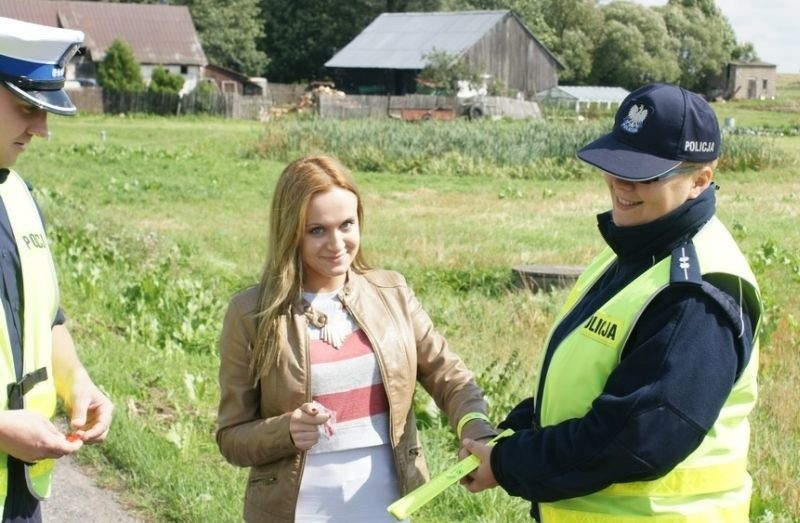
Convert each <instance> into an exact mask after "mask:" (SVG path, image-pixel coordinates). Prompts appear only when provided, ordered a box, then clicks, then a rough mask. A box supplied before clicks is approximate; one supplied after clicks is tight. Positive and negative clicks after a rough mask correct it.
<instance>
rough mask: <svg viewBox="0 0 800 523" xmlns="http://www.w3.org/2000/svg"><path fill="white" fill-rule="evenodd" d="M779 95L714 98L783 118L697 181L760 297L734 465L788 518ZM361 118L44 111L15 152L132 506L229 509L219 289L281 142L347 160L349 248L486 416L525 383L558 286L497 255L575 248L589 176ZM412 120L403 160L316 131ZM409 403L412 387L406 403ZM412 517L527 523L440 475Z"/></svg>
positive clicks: (526, 132)
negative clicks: (381, 279)
mask: <svg viewBox="0 0 800 523" xmlns="http://www.w3.org/2000/svg"><path fill="white" fill-rule="evenodd" d="M781 88H782V91H781V93H782V94H783V95H784V96H786V97H787V99H788V100H789V101H788V102H786V103H785V104H784V105H782V106H781V107H782V108H781V109H780V110H773V109H769V108H768V109H766V110H765V109H764V107H772V104H764V106H762V105H759V104H756V103H755V102H742V103H737V102H732V103H727V104H724V106H722V105H721V104H718V105H716V108H717V109H718V111H719V113H720V118H721V119H722V118H723V117H725V116H733V117H735V119H736V122H737V126H738V127H739V128H742V127H747V126H748V125H752V126H753V127H754V128H756V127H757V128H759V129H760V128H764V127H770V128H772V129H780V130H781V131H786V132H782V133H781V134H782V135H780V134H776V133H772V134H768V135H765V136H748V137H743V138H741V140H742V141H740V142H736V139H733V140H732V143H734V147H733V148H732V149H730V150H729V151H730V153H731V156H736V157H741V158H749V159H747V160H743V163H741V165H746V166H747V165H750V166H753V167H750V168H745V169H741V170H734V168H733V167H734V166H735V165H739V164H734V163H732V164H731V165H730V166H729V167H728V168H727V169H723V170H721V171H720V172H719V173H718V177H717V182H718V183H719V184H720V185H721V187H722V189H721V190H720V192H719V193H718V195H719V207H720V210H719V215H720V216H721V218H722V219H723V220H724V221H725V222H726V223H727V224H728V225H729V226H730V228H731V229H732V230H733V231H734V234H735V235H736V237H737V239H738V240H739V241H740V243H741V246H742V248H743V249H744V250H745V252H746V253H747V255H748V257H749V258H750V259H751V261H752V264H753V266H754V269H755V270H756V272H757V275H758V277H759V280H760V283H761V286H762V291H763V294H764V296H765V299H766V305H767V309H768V310H767V312H768V314H767V319H766V329H765V332H764V335H763V337H762V357H761V389H760V394H761V397H760V401H759V405H758V407H757V412H756V414H755V416H754V417H753V441H752V450H751V459H750V461H751V467H750V468H751V471H752V473H753V476H754V480H755V497H754V502H753V508H752V519H753V521H763V522H773V521H797V520H798V519H797V517H796V515H797V514H800V480H798V478H800V466H798V464H797V460H796V459H795V457H796V456H798V455H800V414H798V411H797V409H796V408H795V405H796V404H797V403H798V402H799V401H800V392H799V391H798V390H797V385H796V384H797V383H800V355H798V353H797V350H796V348H797V347H798V346H800V344H799V343H798V341H799V340H798V338H800V326H799V325H798V321H800V318H799V317H798V311H800V292H798V290H800V263H799V262H800V258H798V252H800V230H798V228H797V226H796V224H797V223H798V218H799V217H798V214H800V210H799V209H800V205H798V204H799V203H800V202H799V201H798V200H799V199H800V180H798V179H797V177H796V175H797V170H798V169H797V166H798V163H799V162H800V158H798V156H797V154H798V151H800V147H798V146H800V137H798V135H797V133H795V134H794V135H792V134H791V133H790V132H788V131H789V130H791V129H792V128H794V129H797V128H798V125H800V124H798V119H799V118H800V109H796V110H793V111H789V110H787V109H786V107H795V108H796V107H797V105H792V104H796V103H797V102H798V101H800V83H798V82H797V80H796V79H794V78H789V79H786V80H784V82H783V84H782V86H781ZM370 125H372V124H370ZM375 125H376V126H377V127H369V128H367V132H366V133H365V130H364V129H365V127H364V126H363V124H360V123H358V122H340V123H337V124H336V125H332V124H331V123H321V124H319V125H318V124H315V123H314V122H313V121H303V122H288V123H280V122H270V123H267V124H258V123H255V122H242V121H222V120H215V119H203V118H187V119H164V118H155V117H145V116H133V117H130V116H129V117H111V116H107V117H78V118H74V119H68V118H53V119H52V120H51V131H52V134H51V137H50V139H49V140H43V141H39V142H38V143H36V144H34V146H33V147H32V148H31V149H30V150H29V151H28V152H27V153H26V154H25V155H24V157H22V158H21V159H20V161H19V163H18V165H17V166H16V167H17V170H18V171H19V172H20V173H22V174H23V175H24V176H25V177H26V178H28V179H29V180H30V181H32V182H33V184H34V185H35V187H36V194H37V196H38V198H39V199H40V202H41V204H42V206H43V208H44V211H45V214H46V217H47V219H48V226H49V231H50V235H51V242H52V243H53V249H54V251H55V253H56V257H57V261H58V266H59V275H60V280H61V283H62V296H63V298H62V302H63V305H64V307H65V309H66V311H67V313H68V315H69V317H70V322H71V324H70V325H71V328H72V330H73V334H74V336H75V338H76V340H77V341H78V344H79V350H80V352H81V356H82V358H83V359H84V362H85V363H86V365H87V366H88V367H89V369H90V371H91V373H92V375H93V377H94V378H95V380H96V381H97V382H98V383H99V384H101V385H102V387H103V388H104V389H105V390H106V391H107V392H108V393H109V394H110V396H111V397H112V399H113V400H114V402H115V404H116V406H117V410H116V416H115V421H114V426H113V430H112V433H111V436H110V438H109V441H108V442H107V444H105V445H103V446H101V447H95V448H87V449H85V450H83V451H81V453H80V455H81V458H82V459H83V460H84V461H86V462H90V463H92V464H94V465H95V466H96V468H95V470H98V471H99V474H98V478H99V480H100V481H101V482H104V483H106V484H108V485H109V486H111V487H113V488H119V489H120V491H121V492H122V493H123V494H124V496H125V499H126V500H127V501H128V502H129V503H130V504H131V506H132V507H134V508H135V509H136V510H137V511H138V512H140V513H141V514H142V515H143V516H144V517H146V518H147V519H150V520H153V521H181V522H194V521H215V522H217V521H219V522H222V521H240V520H241V510H242V502H241V499H242V496H243V491H244V483H245V474H246V471H243V470H238V469H235V468H234V467H232V466H230V465H228V464H227V463H225V462H224V460H223V459H222V458H221V457H220V455H219V453H218V451H217V449H216V445H215V443H214V438H213V435H214V426H215V417H216V405H217V397H218V390H217V382H216V373H217V362H218V360H217V347H216V340H217V336H218V332H219V328H220V326H221V320H222V314H223V312H224V308H225V306H226V304H227V301H228V299H229V297H230V296H231V294H232V293H234V292H235V291H236V290H238V289H241V288H243V287H244V286H246V285H249V284H250V283H253V282H254V281H255V280H256V279H257V277H258V274H259V271H260V269H261V264H262V259H263V256H264V247H265V241H266V216H267V207H268V203H269V197H270V195H271V191H272V187H273V184H274V182H275V179H276V177H277V175H278V173H279V172H280V170H281V169H282V167H283V165H284V164H285V160H286V159H287V158H289V157H292V155H293V154H297V153H299V152H301V151H305V150H320V149H328V148H330V149H333V152H335V153H336V154H338V155H340V156H342V157H346V158H347V159H348V163H351V164H353V165H358V169H357V172H356V176H357V180H358V181H359V183H360V186H361V189H362V192H363V193H364V195H365V210H366V224H365V230H364V232H363V249H364V250H365V252H366V253H367V255H368V259H369V260H370V262H371V263H372V264H373V265H376V266H383V267H387V268H392V269H396V270H399V271H401V272H403V273H404V274H405V275H406V276H407V278H408V279H409V281H410V282H411V283H412V285H413V286H414V287H415V289H416V291H417V293H418V295H419V296H420V298H421V300H422V302H423V304H424V305H425V307H426V309H427V310H428V312H429V313H430V314H431V316H432V317H433V319H434V321H435V322H436V324H437V326H438V328H439V329H440V330H442V331H443V332H444V333H445V334H446V335H447V337H448V339H449V341H450V343H451V345H452V347H453V348H454V349H455V350H456V351H457V352H459V353H460V354H461V355H462V357H463V358H464V359H465V361H466V362H467V363H468V365H469V366H470V367H471V368H472V369H473V370H475V371H476V372H477V373H478V375H479V377H480V382H481V385H482V386H483V388H484V389H485V390H486V392H487V396H488V399H489V401H490V404H491V409H492V416H493V417H494V418H495V420H497V421H499V420H500V419H501V416H502V415H503V413H504V412H506V411H507V409H508V408H509V407H510V406H511V405H513V404H515V403H516V401H517V400H519V399H522V398H524V397H525V396H529V395H530V394H531V392H532V387H533V380H534V377H535V375H534V373H535V371H536V366H537V355H538V350H539V346H540V344H541V343H542V341H543V338H544V336H545V335H546V332H547V329H548V327H549V325H550V323H551V321H552V319H553V315H554V312H555V311H556V310H557V307H558V306H559V304H560V303H561V301H562V300H563V299H564V297H565V292H564V291H557V292H553V293H550V294H532V293H529V292H527V291H520V290H516V289H514V288H513V286H512V285H511V272H510V269H511V267H512V266H514V265H518V264H533V263H555V264H569V265H582V264H585V263H587V262H588V261H589V260H590V259H591V258H592V257H593V255H594V254H595V253H596V252H597V251H598V249H599V248H600V246H601V241H600V238H599V236H598V235H597V233H596V227H595V219H594V215H595V214H596V213H599V212H602V211H604V210H606V208H607V206H608V201H607V195H606V190H605V189H604V188H603V186H602V183H601V182H600V180H599V178H598V177H595V176H593V175H592V173H591V171H585V170H581V169H582V168H581V167H579V166H577V163H574V161H573V160H571V159H570V158H569V157H570V156H571V155H572V149H574V147H575V146H576V145H575V144H574V143H573V142H574V141H575V140H576V139H575V138H574V137H573V138H571V140H572V141H569V142H567V141H566V140H567V138H563V139H562V141H564V143H562V144H561V145H560V146H559V145H558V144H555V145H553V144H549V145H548V147H550V149H546V148H542V147H539V146H537V147H531V151H533V150H535V151H538V153H537V154H540V155H542V156H538V157H533V156H530V157H529V156H526V152H525V151H526V148H525V147H524V145H525V143H527V141H530V142H531V143H534V142H537V141H539V136H540V135H537V134H536V133H541V132H545V133H546V132H547V131H548V127H547V126H546V125H540V124H537V125H535V126H526V125H525V124H509V123H507V122H481V124H480V125H479V126H475V125H472V124H470V123H468V122H457V123H451V124H441V125H439V126H436V127H431V128H423V127H421V126H419V125H413V124H406V125H405V127H403V128H398V127H396V125H397V122H390V123H387V124H385V126H384V128H380V125H381V124H375ZM388 125H393V126H395V127H388ZM434 125H436V124H434ZM444 125H450V126H452V127H451V128H448V127H444ZM595 125H596V127H594V128H591V129H589V131H586V130H585V129H583V128H581V129H577V128H575V129H574V132H572V133H570V132H569V128H566V129H565V130H564V131H565V132H564V133H563V135H559V136H568V135H570V134H572V135H576V136H580V137H581V139H583V137H585V136H587V135H586V134H584V133H587V132H588V133H591V132H599V131H600V130H601V129H602V128H603V122H600V123H597V124H595ZM381 129H382V130H381ZM431 129H433V130H434V131H435V134H436V136H437V140H441V143H442V144H444V145H440V146H441V147H445V149H442V150H436V149H435V147H436V145H435V144H434V145H431V146H430V147H431V149H430V150H429V151H417V150H416V149H413V148H414V147H417V146H415V145H409V146H408V147H409V148H412V151H411V153H414V152H415V151H416V153H418V154H416V155H415V154H407V155H406V156H405V157H404V158H403V159H402V162H399V161H397V160H396V159H393V158H392V157H390V155H387V154H383V153H382V151H381V150H380V149H379V148H378V146H372V145H370V146H369V147H366V146H365V147H362V148H359V147H358V145H360V142H354V141H352V140H351V141H348V140H347V139H344V138H342V139H340V142H341V143H339V142H337V144H336V145H333V144H332V142H329V141H326V140H328V139H329V138H326V136H327V135H326V134H325V133H328V132H332V133H335V134H336V135H337V136H341V137H345V138H346V137H349V136H360V137H361V139H363V140H367V139H368V138H367V137H365V134H371V135H381V134H385V135H386V136H389V137H390V140H389V141H388V142H385V143H386V144H387V145H386V147H388V143H389V142H390V141H392V140H395V141H398V140H408V143H409V144H417V143H420V140H421V134H420V133H422V132H429V131H430V130H431ZM311 132H313V133H316V134H313V136H312V135H309V134H303V133H311ZM292 133H299V135H300V136H306V137H309V136H311V137H309V138H308V139H307V140H302V139H297V137H296V136H295V135H294V134H292ZM103 135H104V136H105V139H104V140H103V139H102V138H101V137H102V136H103ZM520 136H522V138H519V137H520ZM312 138H313V139H312ZM379 138H380V136H379ZM380 139H383V140H386V138H385V137H383V138H380ZM293 140H294V141H293ZM541 141H546V140H544V139H543V138H542V139H541ZM437 143H439V142H437ZM276 144H278V145H279V146H276ZM287 144H288V145H287ZM481 144H485V147H484V146H482V145H481ZM465 148H466V149H465ZM555 149H558V151H559V152H553V150H555ZM443 151H444V152H443ZM548 151H549V152H548ZM754 151H755V152H754ZM398 154H399V153H398ZM404 154H405V153H404ZM531 154H533V153H531ZM443 155H444V156H443ZM548 155H549V156H548ZM557 155H562V156H563V157H557ZM442 157H444V158H446V160H447V161H442V160H441V158H442ZM437 158H438V160H437ZM492 158H494V159H493V160H492ZM752 158H755V159H752ZM393 162H394V163H393ZM437 162H438V163H437ZM748 162H750V163H748ZM387 166H389V167H390V168H387ZM539 169H540V170H539ZM482 173H485V174H482ZM426 402H427V397H425V396H424V395H420V412H425V409H426V408H427V407H428V405H426ZM423 421H424V423H425V428H424V430H423V433H422V434H423V438H424V440H425V443H426V452H427V458H428V461H429V466H430V468H431V469H432V470H433V471H437V470H442V469H443V468H444V467H446V466H447V465H448V464H450V463H452V461H453V460H454V458H455V451H456V442H455V441H454V438H453V436H452V435H451V434H450V432H449V429H448V428H446V427H445V426H444V424H443V423H442V420H441V419H440V418H439V416H438V415H437V414H436V413H435V412H433V413H432V414H431V415H429V416H423ZM414 521H415V522H441V521H470V522H473V521H482V522H507V521H509V522H514V521H519V522H523V521H529V518H528V517H527V508H526V504H525V503H523V502H521V501H519V500H515V499H512V498H509V497H508V496H506V495H505V494H504V493H502V492H501V491H495V492H489V493H484V494H481V495H478V496H471V495H469V494H467V493H466V491H464V490H463V489H460V488H459V487H453V488H451V489H450V490H448V491H447V492H446V493H445V494H444V495H443V496H442V497H440V498H437V500H435V501H434V502H432V503H431V504H430V505H429V506H427V507H426V508H424V509H423V510H422V511H420V512H419V514H418V515H416V516H415V518H414Z"/></svg>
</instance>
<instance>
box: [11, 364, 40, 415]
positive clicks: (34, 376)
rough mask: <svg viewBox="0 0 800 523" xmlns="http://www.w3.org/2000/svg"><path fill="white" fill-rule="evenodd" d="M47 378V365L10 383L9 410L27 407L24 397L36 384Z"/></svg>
mask: <svg viewBox="0 0 800 523" xmlns="http://www.w3.org/2000/svg"><path fill="white" fill-rule="evenodd" d="M46 380H47V367H42V368H40V369H36V370H35V371H33V372H29V373H28V374H26V375H24V376H23V377H22V379H21V380H19V381H18V382H17V383H9V384H8V410H18V409H22V408H24V407H25V403H24V402H23V400H22V398H23V396H25V394H27V393H28V391H29V390H31V389H32V388H33V386H34V385H36V384H37V383H40V382H42V381H46Z"/></svg>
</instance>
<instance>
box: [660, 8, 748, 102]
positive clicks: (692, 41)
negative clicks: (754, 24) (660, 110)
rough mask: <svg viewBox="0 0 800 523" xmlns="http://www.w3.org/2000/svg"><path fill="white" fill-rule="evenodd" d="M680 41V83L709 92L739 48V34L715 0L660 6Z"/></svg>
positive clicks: (672, 32)
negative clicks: (736, 33)
mask: <svg viewBox="0 0 800 523" xmlns="http://www.w3.org/2000/svg"><path fill="white" fill-rule="evenodd" d="M660 9H661V10H662V12H663V16H664V22H665V23H666V26H667V30H668V31H669V32H670V34H671V35H672V36H673V37H674V38H675V39H676V40H677V42H678V44H679V47H678V53H677V56H678V63H679V65H680V68H681V76H680V79H679V82H680V84H681V85H682V86H683V87H686V88H687V89H691V90H693V91H697V92H701V93H704V92H707V91H708V90H710V88H711V87H712V85H711V84H712V83H713V81H714V80H715V78H717V77H718V76H719V75H720V74H721V73H722V69H723V68H724V66H725V64H726V63H727V62H728V61H729V60H730V59H731V57H732V56H733V53H734V50H735V49H736V36H735V35H734V33H733V29H732V28H731V25H730V23H728V20H727V19H726V18H725V17H724V16H723V15H722V13H721V12H720V11H719V9H718V8H717V6H716V5H715V4H714V2H713V0H669V2H668V3H667V5H666V6H664V7H663V8H660Z"/></svg>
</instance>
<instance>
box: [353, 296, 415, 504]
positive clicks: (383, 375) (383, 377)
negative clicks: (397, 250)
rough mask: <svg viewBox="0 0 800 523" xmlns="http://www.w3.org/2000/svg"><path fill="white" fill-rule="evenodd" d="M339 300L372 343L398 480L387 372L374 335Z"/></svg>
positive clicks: (395, 443)
mask: <svg viewBox="0 0 800 523" xmlns="http://www.w3.org/2000/svg"><path fill="white" fill-rule="evenodd" d="M343 294H344V293H343ZM339 300H340V301H341V302H342V305H343V306H344V308H345V310H347V312H349V313H350V315H351V316H352V317H353V319H354V320H356V323H357V324H358V326H359V327H361V330H363V331H364V334H366V335H367V339H368V340H369V343H370V345H372V352H373V353H374V354H375V361H377V362H378V369H379V370H380V372H381V381H382V382H383V389H384V393H385V394H386V403H387V404H388V405H389V442H390V443H391V445H392V459H394V468H395V474H396V475H397V476H399V477H398V481H400V479H401V477H402V478H405V474H402V475H401V473H400V464H399V463H398V460H397V448H398V446H397V442H396V441H395V431H394V422H393V421H392V420H393V419H394V416H393V415H392V401H391V400H390V399H389V390H388V380H387V379H386V375H387V374H386V367H385V365H384V362H383V357H382V356H381V353H380V351H379V350H378V345H377V344H376V343H375V337H374V336H373V335H372V332H370V330H369V329H368V328H367V326H366V325H365V324H364V322H363V321H361V318H359V317H358V315H357V314H356V313H355V311H353V309H352V308H351V307H350V305H349V304H348V303H347V300H345V299H344V296H339ZM401 483H402V484H400V485H399V486H400V488H401V491H403V492H405V481H402V482H401Z"/></svg>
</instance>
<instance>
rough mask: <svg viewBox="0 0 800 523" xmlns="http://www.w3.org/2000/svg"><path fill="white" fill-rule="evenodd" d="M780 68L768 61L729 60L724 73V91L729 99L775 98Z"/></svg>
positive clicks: (724, 94)
mask: <svg viewBox="0 0 800 523" xmlns="http://www.w3.org/2000/svg"><path fill="white" fill-rule="evenodd" d="M777 82H778V69H777V67H776V66H775V64H768V63H766V62H728V64H727V65H726V66H725V70H724V72H723V74H722V83H723V85H722V92H723V96H724V97H725V98H727V99H731V100H737V99H743V98H757V99H761V100H767V99H772V98H775V87H776V84H777Z"/></svg>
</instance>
